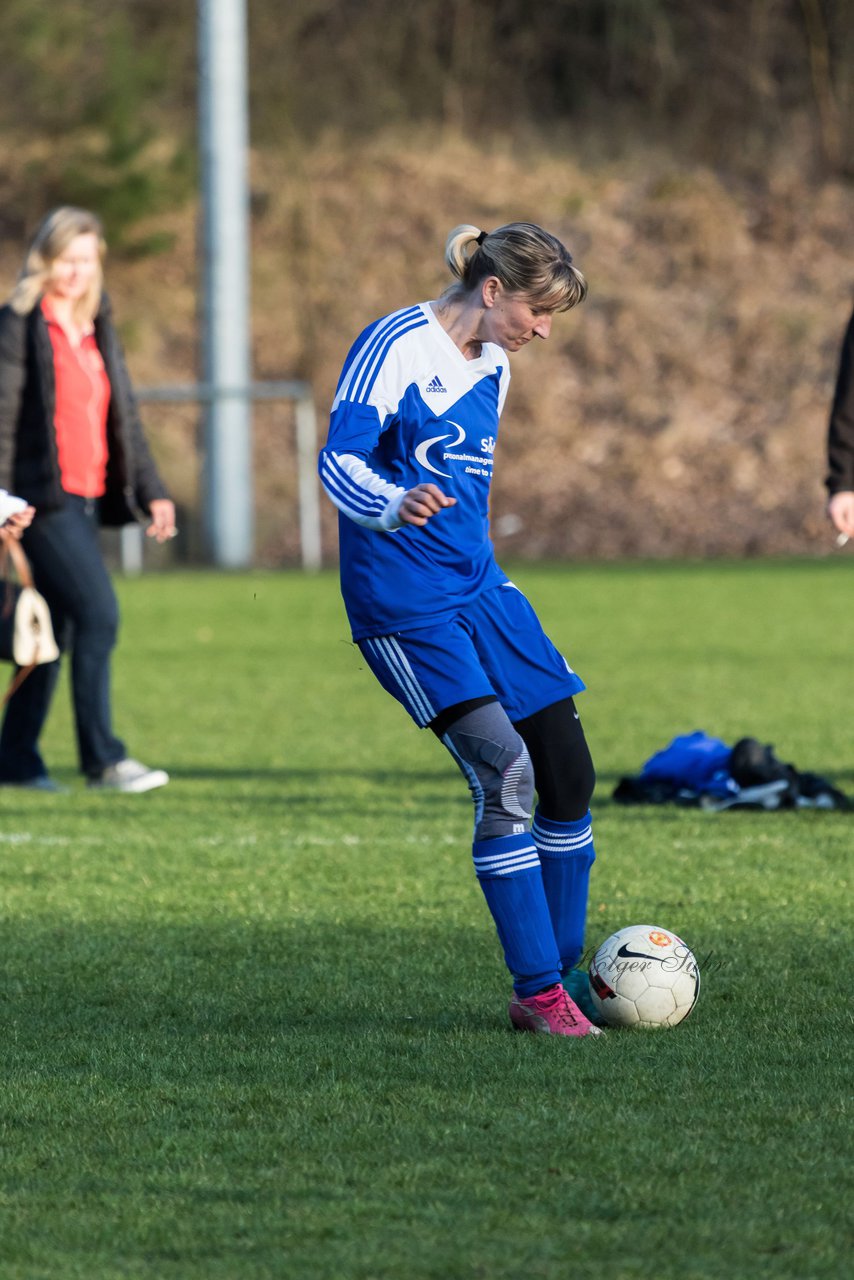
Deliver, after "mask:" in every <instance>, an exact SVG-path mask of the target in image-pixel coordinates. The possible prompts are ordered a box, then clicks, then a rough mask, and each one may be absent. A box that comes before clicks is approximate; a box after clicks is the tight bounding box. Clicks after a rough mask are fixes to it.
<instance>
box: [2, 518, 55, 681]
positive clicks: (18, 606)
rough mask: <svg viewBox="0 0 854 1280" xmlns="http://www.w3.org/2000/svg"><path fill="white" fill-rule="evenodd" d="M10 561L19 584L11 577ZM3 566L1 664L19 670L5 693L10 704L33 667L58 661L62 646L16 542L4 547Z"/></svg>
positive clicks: (13, 540) (48, 610)
mask: <svg viewBox="0 0 854 1280" xmlns="http://www.w3.org/2000/svg"><path fill="white" fill-rule="evenodd" d="M10 561H11V563H12V565H13V567H14V570H15V574H16V576H17V579H18V581H17V582H14V581H13V580H12V579H11V578H10V577H9V576H8V566H9V562H10ZM0 563H2V581H0V661H3V662H14V664H15V666H16V667H18V668H20V670H19V671H18V672H17V673H16V674H15V676H14V677H13V679H12V684H11V685H10V686H9V689H8V690H7V692H6V698H5V699H4V701H7V700H8V699H9V698H10V697H11V696H12V694H13V693H14V692H15V690H16V689H17V688H18V687H19V685H20V684H21V683H22V682H23V680H25V679H26V677H27V676H28V675H29V674H30V672H31V671H32V669H33V667H37V666H40V665H41V663H43V662H55V661H56V659H57V658H58V657H59V646H58V645H57V643H56V637H55V636H54V634H53V624H52V622H51V619H50V609H49V608H48V605H47V601H46V600H45V598H44V596H43V595H41V594H40V593H39V592H38V591H36V589H35V587H34V586H33V575H32V570H31V569H30V562H29V560H28V559H27V557H26V556H25V555H24V551H23V549H22V547H21V546H20V545H19V544H18V542H17V541H16V540H15V539H12V538H10V539H9V541H8V542H7V543H6V545H5V546H4V548H3V551H2V553H0Z"/></svg>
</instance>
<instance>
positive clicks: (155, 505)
mask: <svg viewBox="0 0 854 1280" xmlns="http://www.w3.org/2000/svg"><path fill="white" fill-rule="evenodd" d="M148 510H149V512H150V514H151V524H150V525H149V526H148V528H147V529H146V531H145V532H146V534H147V535H148V537H149V538H156V539H157V541H158V542H166V541H167V540H168V539H169V538H174V537H175V534H176V533H177V532H178V530H177V529H176V528H175V503H174V502H172V501H171V500H170V499H169V498H155V499H154V501H153V502H150V503H149V504H148Z"/></svg>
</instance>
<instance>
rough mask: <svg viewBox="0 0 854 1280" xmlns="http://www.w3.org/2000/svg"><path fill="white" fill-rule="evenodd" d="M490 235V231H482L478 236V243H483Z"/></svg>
mask: <svg viewBox="0 0 854 1280" xmlns="http://www.w3.org/2000/svg"><path fill="white" fill-rule="evenodd" d="M488 235H489V232H488V231H481V233H480V235H479V236H477V237H476V239H477V242H478V244H483V242H484V240H485V239H486V237H487V236H488Z"/></svg>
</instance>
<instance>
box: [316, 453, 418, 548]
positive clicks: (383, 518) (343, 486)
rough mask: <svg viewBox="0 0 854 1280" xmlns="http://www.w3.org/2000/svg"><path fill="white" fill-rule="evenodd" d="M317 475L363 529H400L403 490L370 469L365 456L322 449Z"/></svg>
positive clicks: (344, 511)
mask: <svg viewBox="0 0 854 1280" xmlns="http://www.w3.org/2000/svg"><path fill="white" fill-rule="evenodd" d="M320 479H321V483H322V484H323V487H324V489H325V490H326V492H327V494H328V495H329V497H330V499H331V500H332V502H334V503H335V506H336V507H337V508H338V510H339V511H341V512H343V513H344V515H345V516H348V517H349V519H351V520H354V521H355V522H356V524H360V525H362V526H363V527H364V528H366V529H376V530H378V531H383V532H386V533H389V532H393V531H394V530H395V529H400V528H401V527H402V525H403V523H404V522H403V521H402V520H401V519H400V517H399V514H398V513H399V511H400V504H401V503H402V502H403V499H404V498H405V496H406V490H405V489H402V488H401V487H400V485H396V484H391V483H390V482H389V481H388V480H384V479H383V477H382V476H380V475H378V474H377V473H376V471H372V470H371V468H370V467H369V466H368V465H367V463H366V462H365V460H364V458H360V457H358V456H357V455H356V454H353V453H336V452H334V451H333V450H331V449H324V450H323V452H322V453H321V455H320Z"/></svg>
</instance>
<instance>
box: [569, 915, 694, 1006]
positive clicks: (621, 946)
mask: <svg viewBox="0 0 854 1280" xmlns="http://www.w3.org/2000/svg"><path fill="white" fill-rule="evenodd" d="M589 979H590V994H591V996H592V998H593V1003H594V1005H595V1006H596V1009H597V1011H598V1012H599V1013H600V1014H601V1015H602V1017H603V1018H604V1019H605V1021H606V1022H608V1023H610V1025H611V1026H612V1027H675V1026H676V1024H677V1023H678V1022H681V1021H682V1020H683V1018H687V1017H688V1014H689V1013H690V1012H691V1010H692V1009H693V1008H694V1005H695V1004H696V1003H697V996H698V995H699V994H700V970H699V969H698V967H697V961H696V960H695V959H694V956H693V954H692V952H691V949H690V948H689V947H688V945H687V944H686V943H684V942H683V941H682V939H681V938H677V936H676V934H675V933H671V932H670V930H669V929H661V928H659V927H658V925H654V924H632V925H629V926H628V928H627V929H620V930H619V932H617V933H613V934H611V937H610V938H606V939H605V941H604V942H603V943H602V945H601V947H600V948H599V950H598V951H597V952H596V954H595V956H594V957H593V959H592V960H591V962H590V971H589Z"/></svg>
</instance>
